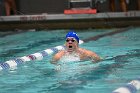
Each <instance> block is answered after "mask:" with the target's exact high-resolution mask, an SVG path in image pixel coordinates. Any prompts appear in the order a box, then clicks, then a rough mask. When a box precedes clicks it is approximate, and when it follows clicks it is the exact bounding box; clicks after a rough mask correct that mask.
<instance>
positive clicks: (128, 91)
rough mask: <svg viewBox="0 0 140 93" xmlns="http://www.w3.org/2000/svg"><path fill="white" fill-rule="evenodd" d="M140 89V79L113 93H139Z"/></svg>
mask: <svg viewBox="0 0 140 93" xmlns="http://www.w3.org/2000/svg"><path fill="white" fill-rule="evenodd" d="M139 89H140V77H139V78H137V79H134V80H132V81H130V82H129V83H127V84H126V85H124V86H122V87H120V88H117V89H115V90H114V91H113V92H112V93H137V91H138V90H139Z"/></svg>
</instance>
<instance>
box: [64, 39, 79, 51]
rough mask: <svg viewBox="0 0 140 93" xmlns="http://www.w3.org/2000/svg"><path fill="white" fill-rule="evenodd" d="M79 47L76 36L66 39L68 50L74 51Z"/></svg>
mask: <svg viewBox="0 0 140 93" xmlns="http://www.w3.org/2000/svg"><path fill="white" fill-rule="evenodd" d="M77 48H78V42H77V41H76V39H75V38H72V37H69V38H67V39H66V49H67V51H68V52H73V51H75V50H76V49H77Z"/></svg>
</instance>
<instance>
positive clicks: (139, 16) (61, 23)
mask: <svg viewBox="0 0 140 93" xmlns="http://www.w3.org/2000/svg"><path fill="white" fill-rule="evenodd" d="M126 26H140V11H128V12H106V13H97V14H45V13H44V14H39V15H14V16H0V30H1V31H3V30H15V29H70V28H74V29H85V28H117V27H126Z"/></svg>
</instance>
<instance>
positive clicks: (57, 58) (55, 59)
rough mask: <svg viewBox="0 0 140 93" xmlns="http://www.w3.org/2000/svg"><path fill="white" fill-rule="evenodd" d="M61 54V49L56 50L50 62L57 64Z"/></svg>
mask: <svg viewBox="0 0 140 93" xmlns="http://www.w3.org/2000/svg"><path fill="white" fill-rule="evenodd" d="M62 55H63V51H60V52H58V53H57V54H55V55H54V57H53V58H52V60H51V63H52V64H57V62H58V61H59V60H60V58H61V57H62Z"/></svg>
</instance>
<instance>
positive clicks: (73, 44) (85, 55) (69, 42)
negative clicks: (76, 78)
mask: <svg viewBox="0 0 140 93" xmlns="http://www.w3.org/2000/svg"><path fill="white" fill-rule="evenodd" d="M65 47H66V48H65V50H61V51H59V52H58V53H56V54H55V55H54V57H53V59H52V61H51V63H52V64H56V63H57V62H58V61H60V60H61V59H62V58H63V57H65V56H68V55H70V57H71V56H72V55H73V56H74V57H77V59H79V60H78V61H81V60H89V59H90V60H92V61H93V62H98V61H100V60H101V58H100V57H99V56H98V55H97V54H96V53H95V52H92V51H90V50H86V49H83V48H80V47H79V37H78V35H77V34H76V33H75V32H74V31H70V32H68V33H67V35H66V43H65ZM65 58H66V57H65ZM71 60H73V57H71Z"/></svg>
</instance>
